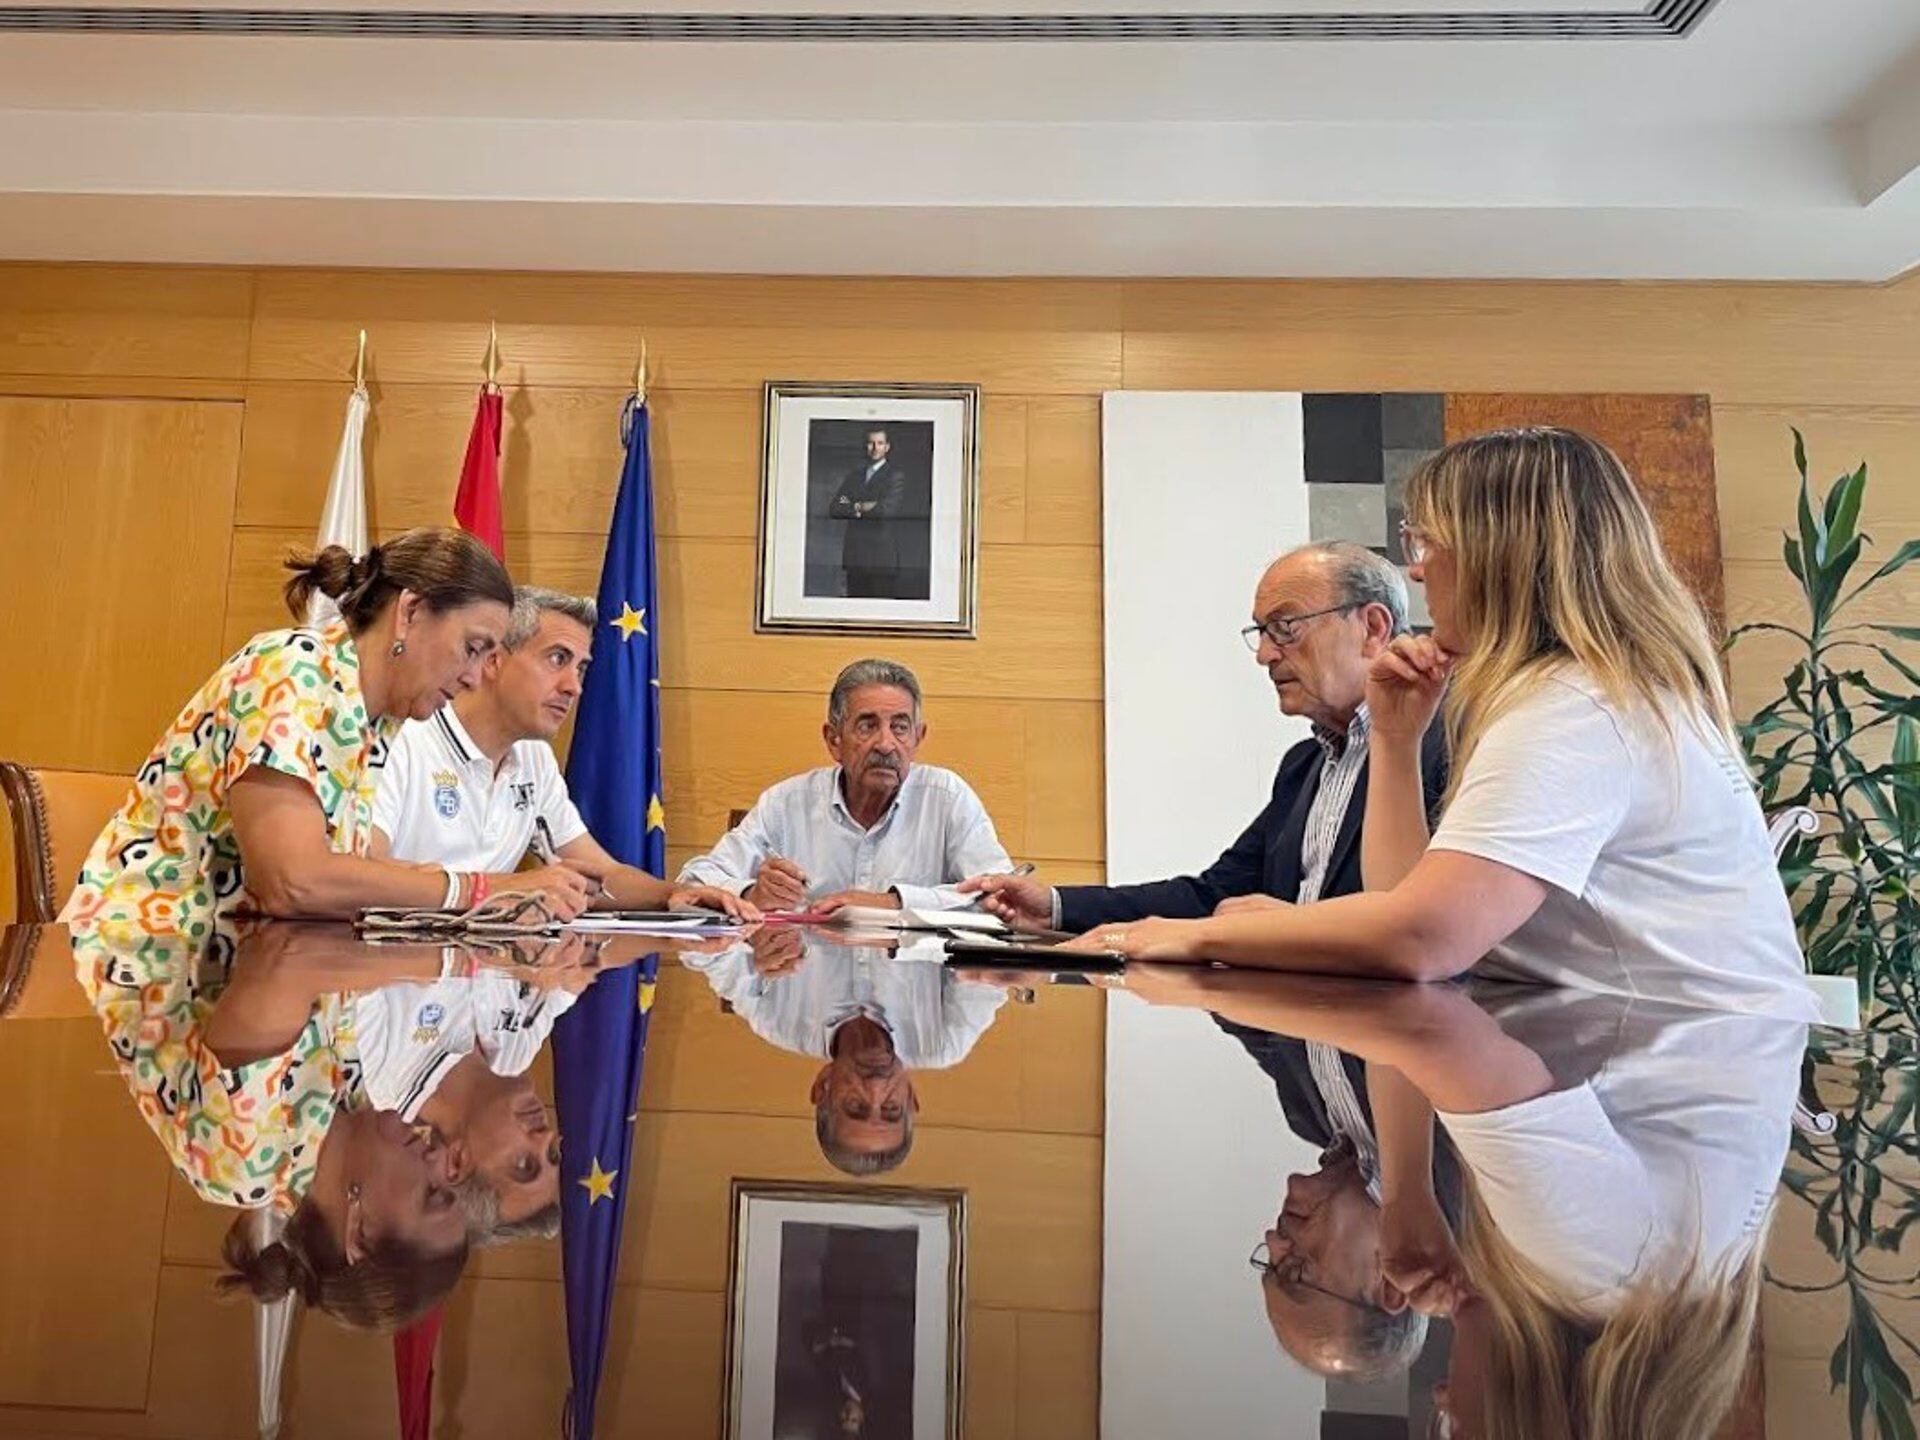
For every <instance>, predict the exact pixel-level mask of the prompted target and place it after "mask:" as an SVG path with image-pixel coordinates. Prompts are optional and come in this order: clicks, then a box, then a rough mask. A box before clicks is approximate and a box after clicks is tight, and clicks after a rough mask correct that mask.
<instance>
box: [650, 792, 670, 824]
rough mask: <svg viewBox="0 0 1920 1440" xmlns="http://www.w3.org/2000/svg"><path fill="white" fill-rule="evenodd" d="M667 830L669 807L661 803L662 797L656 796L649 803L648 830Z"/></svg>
mask: <svg viewBox="0 0 1920 1440" xmlns="http://www.w3.org/2000/svg"><path fill="white" fill-rule="evenodd" d="M666 828H667V807H666V806H664V805H662V804H661V803H660V797H659V796H658V795H656V796H654V797H653V798H652V799H651V800H649V801H647V829H649V830H664V829H666Z"/></svg>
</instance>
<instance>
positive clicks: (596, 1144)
mask: <svg viewBox="0 0 1920 1440" xmlns="http://www.w3.org/2000/svg"><path fill="white" fill-rule="evenodd" d="M621 422H622V428H623V429H624V431H625V433H626V440H627V463H626V466H625V468H624V469H623V470H622V471H621V475H620V494H619V497H618V498H617V499H616V500H615V501H614V506H613V529H612V531H611V532H610V533H609V534H608V536H607V558H606V563H605V565H604V566H602V568H601V571H600V597H599V600H600V633H599V634H598V635H596V636H595V637H594V646H593V667H592V668H591V669H590V670H589V671H588V672H587V684H586V690H585V693H583V694H582V695H581V697H580V717H579V721H578V723H577V724H576V725H575V727H574V732H573V750H572V753H571V754H570V755H569V757H568V759H567V786H568V788H569V789H570V790H571V791H572V792H573V800H574V803H575V804H576V805H578V806H579V807H580V815H581V818H582V819H584V820H585V821H586V822H587V828H588V829H589V830H591V831H592V832H593V836H594V838H595V839H597V840H598V841H599V842H600V843H601V844H602V845H604V846H605V847H606V848H607V850H608V851H610V852H611V853H612V854H613V856H614V857H615V858H616V859H618V860H623V861H625V862H626V863H627V864H629V865H638V866H639V867H641V868H642V869H644V870H651V871H652V872H653V873H654V874H656V875H659V874H663V873H664V872H665V870H666V863H667V832H666V816H665V813H664V812H663V810H662V809H661V805H660V788H661V787H660V651H659V648H658V640H659V634H660V627H659V617H658V615H657V613H656V612H655V608H654V599H655V596H656V594H657V593H658V586H657V583H656V579H655V572H654V562H653V476H652V473H651V470H650V468H649V463H648V455H647V441H648V435H647V429H648V426H647V407H646V405H645V404H644V403H635V402H633V401H629V402H628V407H627V410H626V413H625V414H624V415H622V417H621ZM655 964H656V962H655V960H654V959H653V958H652V957H649V958H648V959H647V960H646V961H645V962H644V963H643V964H642V965H640V966H639V967H637V968H629V969H623V970H616V971H614V972H613V973H611V974H608V975H604V976H602V977H601V978H600V979H599V980H597V981H596V982H595V983H594V984H593V985H591V986H589V987H588V988H587V990H586V992H585V993H584V994H583V995H581V997H580V999H579V1001H578V1002H577V1003H576V1004H575V1005H574V1007H573V1008H572V1009H571V1010H569V1011H568V1012H567V1013H566V1014H565V1015H563V1016H561V1017H560V1020H559V1022H558V1023H557V1024H556V1025H555V1026H554V1030H553V1090H554V1104H555V1106H556V1108H557V1109H558V1110H559V1112H560V1134H561V1156H560V1176H561V1181H560V1243H561V1250H562V1261H563V1269H564V1274H565V1281H566V1300H567V1356H568V1363H569V1365H570V1367H571V1371H572V1376H573V1388H572V1390H571V1392H570V1393H569V1394H568V1396H567V1413H566V1434H567V1435H568V1436H569V1437H571V1440H590V1437H591V1436H592V1435H593V1417H594V1407H595V1405H596V1403H597V1401H598V1398H599V1392H600V1370H601V1366H602V1364H603V1363H604V1361H605V1359H606V1351H607V1328H608V1322H609V1319H610V1317H611V1315H612V1312H613V1282H614V1275H615V1272H616V1270H617V1269H618V1268H619V1264H620V1222H621V1217H622V1214H623V1212H624V1210H625V1202H626V1187H627V1186H628V1184H629V1183H631V1180H632V1176H631V1172H630V1163H631V1159H632V1155H633V1121H634V1112H635V1111H636V1110H637V1109H638V1108H639V1103H640V1100H639V1096H640V1067H641V1062H642V1060H643V1059H644V1058H645V1054H646V1045H647V1014H648V1010H649V1008H650V1006H651V1004H652V1001H653V979H654V966H655Z"/></svg>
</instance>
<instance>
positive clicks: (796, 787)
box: [680, 660, 1013, 912]
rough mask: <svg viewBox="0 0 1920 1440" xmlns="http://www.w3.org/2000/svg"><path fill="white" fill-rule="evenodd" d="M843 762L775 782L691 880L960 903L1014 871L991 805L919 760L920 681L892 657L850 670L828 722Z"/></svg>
mask: <svg viewBox="0 0 1920 1440" xmlns="http://www.w3.org/2000/svg"><path fill="white" fill-rule="evenodd" d="M821 736H822V738H823V739H824V740H825V741H826V746H827V753H828V754H829V755H830V756H832V758H833V762H834V763H833V764H832V765H826V766H822V767H821V768H820V769H818V770H811V771H809V772H807V773H806V774H804V775H796V776H793V777H792V778H791V779H787V780H782V781H781V782H780V783H779V784H778V785H775V786H773V787H772V788H771V789H770V790H768V791H767V792H766V793H765V794H764V795H762V796H761V797H760V798H759V800H758V801H756V802H755V804H754V807H753V809H752V810H750V811H748V812H747V815H746V817H745V818H744V819H743V820H741V822H740V823H739V824H738V825H736V826H735V827H734V828H733V829H732V830H729V831H728V832H727V833H726V835H725V836H723V837H722V838H721V841H720V843H719V844H718V845H716V846H714V848H713V849H712V850H711V851H709V852H708V853H707V854H705V855H702V856H699V857H698V858H697V859H694V860H691V861H689V862H688V863H687V865H686V866H685V868H684V869H682V870H681V872H680V883H681V884H683V885H705V886H712V887H714V888H716V889H719V890H722V891H726V892H729V893H730V894H733V895H738V896H740V897H741V898H742V899H743V900H745V901H746V902H748V903H750V904H752V905H756V906H758V907H759V908H760V909H762V910H799V909H810V910H815V911H827V912H831V911H834V910H838V909H840V908H842V907H843V906H849V905H855V906H868V907H874V908H880V909H899V908H901V907H902V906H905V907H906V908H908V909H913V910H943V909H952V908H955V907H957V906H960V905H964V904H966V903H968V898H969V897H968V896H966V895H963V894H961V893H960V892H959V891H958V889H957V888H956V882H958V881H960V880H962V879H964V878H966V877H967V876H969V875H980V874H986V873H1004V872H1006V871H1008V870H1011V869H1012V868H1013V864H1012V861H1010V860H1009V859H1008V858H1007V852H1006V850H1005V849H1004V848H1003V847H1002V846H1001V844H1000V837H999V836H998V835H997V834H995V833H994V828H993V821H992V819H991V818H989V817H988V815H987V809H986V806H984V805H982V804H981V803H980V797H979V796H978V795H976V794H974V793H973V789H972V787H971V786H969V785H968V784H967V782H966V781H964V780H962V779H961V778H960V777H959V776H958V775H956V774H954V773H953V772H952V771H951V770H942V769H939V768H938V767H936V766H932V765H919V764H916V763H915V762H914V755H915V754H916V753H917V752H918V750H919V748H920V745H921V743H922V742H923V741H924V740H925V739H926V738H927V725H926V721H925V720H924V719H923V718H922V715H921V696H920V682H919V681H918V680H917V679H915V678H914V674H913V672H912V671H911V670H909V669H908V668H907V667H906V666H904V665H901V664H898V663H896V662H895V661H892V660H856V661H855V662H854V663H853V664H851V665H849V666H847V668H846V669H844V670H842V671H841V672H840V675H839V677H838V678H837V679H836V680H835V681H834V682H833V691H832V693H831V695H830V696H829V697H828V700H827V720H826V724H825V725H823V726H822V727H821Z"/></svg>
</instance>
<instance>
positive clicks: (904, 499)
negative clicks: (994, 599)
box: [755, 381, 980, 637]
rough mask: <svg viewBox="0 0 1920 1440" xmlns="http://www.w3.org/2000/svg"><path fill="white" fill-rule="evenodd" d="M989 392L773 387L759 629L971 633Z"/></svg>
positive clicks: (769, 391)
mask: <svg viewBox="0 0 1920 1440" xmlns="http://www.w3.org/2000/svg"><path fill="white" fill-rule="evenodd" d="M979 399H980V392H979V387H977V386H974V385H908V384H901V385H883V384H874V385H842V384H810V383H804V382H798V381H771V382H769V383H768V385H767V387H766V414H765V430H766V433H765V452H764V462H763V469H762V472H761V482H760V546H759V562H758V577H757V578H758V595H759V598H758V605H757V610H756V615H755V627H756V628H757V629H759V630H762V631H780V630H787V631H793V630H802V631H816V632H828V633H834V632H837V633H870V634H901V633H908V634H921V635H954V636H966V637H970V636H972V635H973V633H974V623H975V622H974V610H975V601H976V593H977V582H978V575H977V572H978V564H979V545H978V524H977V515H978V510H979V458H978V456H979V445H978V438H979V436H978V425H979Z"/></svg>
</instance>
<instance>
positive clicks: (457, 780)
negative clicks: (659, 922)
mask: <svg viewBox="0 0 1920 1440" xmlns="http://www.w3.org/2000/svg"><path fill="white" fill-rule="evenodd" d="M593 625H594V605H593V601H591V600H588V599H585V598H584V597H581V596H578V595H563V594H561V593H560V592H558V591H554V590H542V589H538V588H536V587H533V586H528V585H523V586H520V587H519V588H518V589H517V590H516V591H515V594H514V605H513V615H512V618H511V619H510V620H509V621H508V622H507V633H506V638H505V641H504V642H503V643H502V645H501V646H500V648H499V649H497V650H495V651H494V652H493V654H492V655H490V656H488V657H487V661H486V665H485V667H484V668H483V669H482V671H481V676H480V684H479V685H478V686H477V687H475V688H474V689H472V690H468V691H466V692H464V693H463V694H461V695H458V696H456V697H455V698H454V700H453V702H452V703H451V704H449V705H446V706H443V707H442V708H441V709H440V711H439V713H438V714H436V715H435V716H433V718H432V719H430V720H410V721H408V722H407V723H406V724H405V725H404V726H402V727H401V730H400V733H399V734H398V735H397V736H396V737H394V741H393V745H392V747H391V749H390V750H389V752H388V755H387V765H386V769H385V770H384V771H383V772H382V773H381V776H380V790H379V794H378V796H377V797H376V798H375V801H374V807H373V824H374V836H373V853H374V854H375V855H380V856H386V857H391V858H392V859H395V860H416V861H422V862H428V863H432V864H435V865H441V866H444V867H445V868H447V869H448V870H450V871H454V872H456V873H460V872H471V873H474V874H479V875H483V876H485V877H486V879H487V886H488V888H489V889H490V890H499V889H506V888H514V889H520V890H542V891H547V892H550V893H552V894H554V895H556V896H559V897H562V898H564V899H565V900H567V901H569V902H570V903H571V904H575V905H579V904H586V903H597V904H606V905H612V906H616V907H619V908H622V909H633V910H665V909H669V908H674V907H677V906H686V905H705V906H711V907H712V908H714V909H716V910H724V911H726V912H727V913H728V914H731V915H736V916H740V917H742V918H746V919H754V918H757V916H756V915H755V914H754V911H753V907H752V905H751V904H749V903H746V902H743V901H741V900H740V899H739V897H738V896H736V895H734V894H732V893H731V892H729V891H725V890H719V889H715V888H713V887H712V886H707V885H700V884H693V885H679V886H676V885H671V884H669V883H668V882H667V881H665V880H662V879H659V878H658V877H656V876H653V875H649V874H647V872H646V871H644V870H638V869H635V868H634V867H633V866H631V865H623V864H621V863H620V862H619V861H618V860H616V859H614V858H613V856H611V855H609V854H608V853H607V852H606V851H605V850H604V849H602V848H601V846H600V843H599V842H598V841H596V840H595V839H594V838H593V836H592V835H591V834H589V833H588V831H587V827H586V825H585V823H584V822H583V821H582V820H581V819H580V812H579V811H578V810H576V809H575V808H574V805H573V801H572V800H571V799H570V798H569V797H568V795H567V782H566V781H565V780H564V779H563V778H562V777H561V774H560V766H559V764H558V762H557V761H556V760H555V759H554V755H553V746H552V744H551V741H552V739H553V737H554V736H555V735H556V734H558V733H559V731H560V727H561V726H562V725H564V724H566V722H567V717H568V716H569V715H571V714H572V713H573V707H574V705H575V704H576V703H577V702H578V701H579V699H580V690H581V685H582V683H583V682H584V681H585V679H586V674H587V662H588V661H589V659H590V658H591V657H592V651H593ZM529 850H531V851H534V852H535V853H537V854H539V855H540V857H541V858H542V859H543V860H545V861H546V862H547V863H546V864H545V865H543V866H542V867H540V868H539V869H536V870H528V871H523V872H520V873H518V874H516V873H514V872H515V868H516V867H517V866H518V865H519V864H520V862H521V861H522V860H523V859H524V858H525V857H526V855H527V852H528V851H529Z"/></svg>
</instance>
